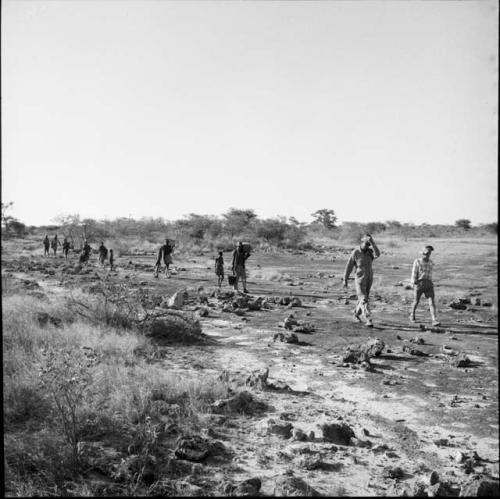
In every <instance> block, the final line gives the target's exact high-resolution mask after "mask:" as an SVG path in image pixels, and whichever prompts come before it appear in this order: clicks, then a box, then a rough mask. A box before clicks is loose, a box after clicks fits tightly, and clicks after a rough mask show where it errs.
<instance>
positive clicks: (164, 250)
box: [154, 239, 174, 278]
mask: <svg viewBox="0 0 500 499" xmlns="http://www.w3.org/2000/svg"><path fill="white" fill-rule="evenodd" d="M173 250H174V246H173V245H172V244H171V243H170V240H169V239H165V244H164V245H163V246H161V247H160V250H159V251H158V259H157V260H156V264H155V274H154V275H155V277H156V278H158V274H159V272H160V268H161V260H162V258H163V262H164V263H165V265H166V269H165V274H166V275H167V277H168V278H170V277H171V276H170V265H171V264H172V252H173Z"/></svg>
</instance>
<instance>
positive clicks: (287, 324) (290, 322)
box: [283, 314, 299, 330]
mask: <svg viewBox="0 0 500 499" xmlns="http://www.w3.org/2000/svg"><path fill="white" fill-rule="evenodd" d="M298 324H299V322H298V321H297V319H296V318H295V316H294V315H293V314H290V315H289V316H288V317H287V318H286V319H285V320H284V322H283V327H284V328H285V329H289V330H291V329H293V327H294V326H298Z"/></svg>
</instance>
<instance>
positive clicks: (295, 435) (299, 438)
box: [292, 428, 307, 442]
mask: <svg viewBox="0 0 500 499" xmlns="http://www.w3.org/2000/svg"><path fill="white" fill-rule="evenodd" d="M292 440H294V441H296V442H305V441H307V435H306V434H305V433H304V432H303V431H302V430H301V429H300V428H294V429H293V431H292Z"/></svg>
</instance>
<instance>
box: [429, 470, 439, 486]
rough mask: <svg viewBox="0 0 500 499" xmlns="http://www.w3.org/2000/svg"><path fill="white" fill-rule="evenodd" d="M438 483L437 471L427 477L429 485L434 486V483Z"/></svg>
mask: <svg viewBox="0 0 500 499" xmlns="http://www.w3.org/2000/svg"><path fill="white" fill-rule="evenodd" d="M438 482H439V474H438V472H437V471H433V472H432V473H431V475H430V476H429V484H430V485H435V484H436V483H438Z"/></svg>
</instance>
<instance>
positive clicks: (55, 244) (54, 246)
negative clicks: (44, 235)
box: [51, 234, 61, 256]
mask: <svg viewBox="0 0 500 499" xmlns="http://www.w3.org/2000/svg"><path fill="white" fill-rule="evenodd" d="M60 245H61V243H60V241H59V239H57V234H56V235H55V236H54V239H52V243H51V246H52V251H53V252H54V256H56V253H57V247H58V246H60Z"/></svg>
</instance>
